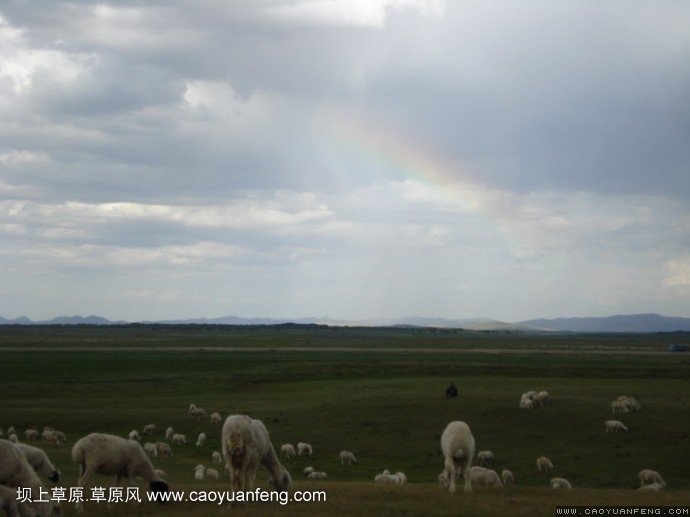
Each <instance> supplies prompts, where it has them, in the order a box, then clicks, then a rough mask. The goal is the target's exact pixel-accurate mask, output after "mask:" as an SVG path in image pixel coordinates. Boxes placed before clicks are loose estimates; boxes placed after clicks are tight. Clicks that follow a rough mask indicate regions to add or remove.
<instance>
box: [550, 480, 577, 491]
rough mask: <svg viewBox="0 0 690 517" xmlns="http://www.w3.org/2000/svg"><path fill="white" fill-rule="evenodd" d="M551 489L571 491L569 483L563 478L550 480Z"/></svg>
mask: <svg viewBox="0 0 690 517" xmlns="http://www.w3.org/2000/svg"><path fill="white" fill-rule="evenodd" d="M551 488H556V489H559V488H567V489H571V488H573V487H572V485H571V484H570V481H568V480H567V479H565V478H551Z"/></svg>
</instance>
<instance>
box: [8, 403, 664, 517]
mask: <svg viewBox="0 0 690 517" xmlns="http://www.w3.org/2000/svg"><path fill="white" fill-rule="evenodd" d="M549 400H550V396H549V394H548V393H547V392H545V391H540V392H539V391H533V392H526V393H524V394H522V396H521V398H520V405H519V407H520V408H523V409H533V408H535V407H545V406H546V405H548V404H549ZM611 409H612V413H613V414H614V415H622V414H626V413H628V412H631V411H640V410H641V409H642V408H641V406H640V405H639V403H638V402H637V401H636V400H635V399H634V398H632V397H627V396H621V397H619V398H618V399H616V400H615V401H613V403H612V404H611ZM188 414H189V415H191V416H193V417H197V418H202V417H206V416H208V415H207V413H206V411H205V410H204V409H202V408H199V407H197V406H196V405H194V404H191V405H190V407H189V410H188ZM210 419H211V422H213V423H220V422H221V421H222V418H221V416H220V414H218V413H212V414H211V416H210ZM605 430H606V432H607V433H609V432H625V431H627V430H628V428H627V427H626V426H625V425H624V424H623V423H622V422H620V421H618V420H607V421H606V422H605ZM156 433H157V429H156V426H155V425H154V424H147V425H146V426H144V428H143V431H142V434H143V435H144V436H153V435H155V434H156ZM2 436H3V432H2V430H1V429H0V437H2ZM24 436H25V437H26V439H27V440H30V441H42V442H43V443H44V444H46V445H60V444H63V443H66V441H67V439H66V436H65V434H64V433H63V432H61V431H56V430H55V429H52V428H50V427H46V428H44V430H43V432H42V433H39V432H38V431H37V430H36V429H33V428H31V429H27V430H26V431H25V433H24ZM8 438H9V439H8V440H4V439H0V507H1V508H2V509H3V510H4V511H5V514H6V515H8V516H11V517H15V516H21V517H23V516H25V515H29V516H31V515H37V516H40V517H48V516H54V515H59V514H60V510H59V507H58V506H57V505H56V504H54V503H53V502H52V501H43V502H36V501H34V502H22V501H20V500H19V498H18V497H17V489H18V488H31V489H32V492H34V491H35V493H38V492H39V490H41V488H42V487H43V485H42V482H41V480H40V478H39V475H41V476H44V477H46V478H47V479H48V480H50V481H51V482H53V483H57V482H58V481H59V480H60V471H59V470H58V469H57V468H55V466H54V465H53V464H52V463H51V461H50V459H49V458H48V456H47V455H46V453H45V452H44V451H43V450H42V449H40V448H38V447H35V446H32V445H28V444H26V443H20V442H19V440H18V438H17V434H16V431H15V430H14V428H10V429H8ZM140 440H141V436H140V435H139V433H138V431H136V430H132V431H131V432H130V433H129V436H128V438H123V437H119V436H115V435H111V434H103V433H91V434H89V435H87V436H84V437H83V438H81V439H79V440H77V441H76V442H75V444H74V446H73V447H72V461H73V462H74V463H76V464H77V465H78V466H79V474H80V475H79V480H78V482H77V486H78V487H82V488H83V487H85V486H87V485H88V483H89V481H90V480H91V478H92V476H93V475H95V474H101V475H109V476H115V485H117V486H119V484H120V481H121V480H122V478H125V477H126V478H128V480H129V483H130V485H131V484H132V483H133V482H134V479H135V478H141V479H143V480H144V481H146V482H147V483H148V485H149V490H151V491H152V492H166V491H167V490H168V484H167V482H166V481H165V480H164V479H163V477H164V476H165V474H164V472H163V471H160V470H157V469H155V468H154V466H153V464H152V462H151V460H152V459H153V458H161V457H163V458H165V457H170V456H172V455H173V452H172V447H171V444H173V445H184V444H186V443H187V440H186V437H185V435H183V434H179V433H174V432H173V429H172V428H171V427H169V428H167V429H166V430H165V440H166V441H158V442H146V443H144V444H143V445H141V444H140ZM205 440H206V434H205V433H203V432H202V433H200V434H199V436H198V438H197V441H196V446H197V447H203V446H204V444H205ZM168 442H169V443H168ZM221 449H222V452H219V451H213V452H212V455H211V459H212V461H213V463H214V464H221V463H223V462H224V463H225V471H226V473H227V475H228V476H229V478H230V484H231V488H232V491H233V492H246V491H251V490H253V488H254V483H255V479H256V473H257V470H258V469H259V467H263V468H265V469H266V470H267V471H268V473H269V476H270V481H269V485H270V486H271V489H272V490H274V491H278V492H284V491H286V490H287V489H288V486H289V485H290V484H291V482H292V478H291V476H290V473H289V472H288V470H287V469H286V468H285V467H284V466H283V465H282V464H281V463H280V460H279V458H278V455H277V454H276V451H275V449H274V447H273V444H272V443H271V440H270V437H269V433H268V430H267V429H266V427H265V426H264V424H263V423H262V422H261V421H260V420H256V419H253V418H251V417H249V416H247V415H230V416H228V417H227V418H226V419H225V421H224V423H223V425H222V431H221ZM441 451H442V453H443V456H444V466H443V471H442V472H441V474H439V476H438V480H439V483H441V484H443V485H444V486H446V487H447V489H448V490H449V492H451V493H454V492H456V491H457V483H458V482H460V480H463V484H464V491H465V492H472V487H473V485H474V486H485V487H502V486H503V485H506V484H509V483H514V482H515V477H514V475H513V473H512V472H511V471H510V470H508V469H504V470H503V471H502V472H501V474H500V476H499V474H498V473H497V472H496V471H495V470H492V469H490V468H487V467H485V466H484V465H491V464H493V463H494V461H495V457H494V453H493V452H492V451H490V450H482V451H479V452H478V453H477V454H476V460H477V462H478V463H479V465H475V466H472V463H473V460H474V458H475V439H474V436H473V435H472V432H471V430H470V427H469V426H468V425H467V424H466V423H465V422H461V421H453V422H451V423H449V424H448V425H447V427H446V428H445V430H444V431H443V433H442V435H441ZM280 454H281V457H283V458H286V459H290V458H293V457H295V456H312V454H313V449H312V446H311V445H310V444H308V443H305V442H299V443H297V448H296V449H295V447H294V446H293V445H292V444H289V443H287V444H283V445H281V447H280ZM339 457H340V462H341V464H345V463H347V464H348V465H352V464H353V463H354V464H357V459H356V457H355V455H354V454H353V453H352V452H350V451H345V450H343V451H341V452H340V454H339ZM536 466H537V470H538V471H540V472H541V471H542V470H543V471H548V470H550V469H553V463H552V462H551V461H550V460H549V459H548V458H547V457H545V456H541V457H539V458H537V460H536ZM303 474H304V476H305V477H307V478H309V479H326V478H328V475H327V474H326V473H325V472H322V471H316V470H314V468H313V467H307V468H306V469H304V472H303ZM219 477H220V474H219V472H218V470H217V469H215V468H211V467H206V466H205V465H203V464H199V465H197V466H196V467H195V468H194V479H197V480H202V479H218V478H219ZM639 480H640V489H641V490H659V489H661V488H663V487H665V486H666V483H665V481H664V480H663V478H662V477H661V475H660V474H659V473H658V472H656V471H653V470H650V469H644V470H642V471H640V472H639ZM374 481H375V482H376V483H387V484H404V483H406V482H407V476H406V475H405V474H404V473H403V472H396V473H395V474H391V473H390V472H389V471H388V470H384V471H383V472H382V473H380V474H378V475H376V476H375V478H374ZM550 484H551V486H552V487H553V488H555V489H563V488H565V489H570V488H572V485H571V483H570V482H569V481H568V480H567V479H565V478H561V477H555V478H552V479H551V480H550ZM109 504H110V503H109ZM75 508H76V510H77V511H82V510H83V509H84V506H83V502H82V501H78V502H76V505H75Z"/></svg>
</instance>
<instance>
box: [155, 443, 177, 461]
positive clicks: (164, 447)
mask: <svg viewBox="0 0 690 517" xmlns="http://www.w3.org/2000/svg"><path fill="white" fill-rule="evenodd" d="M154 445H155V446H156V452H157V453H158V456H160V457H161V458H171V457H172V456H173V451H172V447H170V445H169V444H167V443H165V442H156V443H155V444H154Z"/></svg>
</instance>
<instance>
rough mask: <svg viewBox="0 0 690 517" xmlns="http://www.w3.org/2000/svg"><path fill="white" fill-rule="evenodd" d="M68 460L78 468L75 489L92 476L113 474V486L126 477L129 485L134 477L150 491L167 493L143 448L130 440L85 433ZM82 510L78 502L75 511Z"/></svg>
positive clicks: (80, 502) (84, 483) (164, 483)
mask: <svg viewBox="0 0 690 517" xmlns="http://www.w3.org/2000/svg"><path fill="white" fill-rule="evenodd" d="M164 445H167V444H164ZM72 461H73V462H74V463H77V464H78V465H79V474H80V475H79V481H78V482H77V486H79V487H84V486H86V485H87V483H88V482H89V481H90V479H91V477H92V476H93V475H94V474H104V475H107V476H113V475H114V476H115V484H119V482H120V480H121V479H122V478H123V477H125V476H126V477H127V478H128V479H129V484H130V485H131V484H132V483H133V481H134V478H135V477H136V476H140V477H141V478H142V479H144V480H145V481H147V482H148V483H149V488H150V490H151V491H152V492H157V493H164V492H167V491H168V484H167V483H166V482H165V481H163V480H162V479H161V478H160V477H159V476H158V474H156V472H155V470H154V468H153V465H152V464H151V460H149V458H148V456H147V455H146V453H145V452H144V449H143V448H142V447H141V445H139V443H138V442H135V441H132V440H126V439H124V438H120V437H119V436H114V435H112V434H102V433H91V434H88V435H86V436H84V437H83V438H80V439H79V440H77V442H76V443H75V444H74V446H73V447H72ZM161 502H164V501H161ZM108 504H109V505H110V503H108ZM83 509H84V503H83V501H78V502H77V503H76V510H77V511H78V512H81V511H83Z"/></svg>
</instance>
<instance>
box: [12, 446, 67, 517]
mask: <svg viewBox="0 0 690 517" xmlns="http://www.w3.org/2000/svg"><path fill="white" fill-rule="evenodd" d="M0 485H3V486H5V487H8V488H9V489H10V490H12V491H13V492H14V495H16V493H17V492H16V490H17V489H18V488H28V489H30V490H31V494H40V493H41V492H43V493H45V492H47V491H46V490H45V489H44V488H43V484H42V483H41V480H40V479H39V478H38V475H37V474H36V472H35V471H34V469H33V468H32V466H31V464H30V463H29V460H28V459H27V458H26V456H25V455H24V453H23V452H22V451H21V449H20V448H19V447H18V446H17V445H15V444H13V443H12V442H9V441H7V440H0ZM3 492H4V493H5V492H6V491H3ZM3 499H5V497H4V496H3ZM14 500H15V503H17V504H16V505H15V503H13V502H12V501H11V500H4V501H3V508H4V507H5V506H6V507H8V508H14V507H15V506H16V507H17V512H18V513H17V515H22V513H21V512H22V507H23V508H24V509H25V510H26V514H27V515H38V516H40V517H50V516H52V515H60V514H61V512H60V509H59V508H58V507H57V506H55V505H54V504H53V502H52V501H50V500H46V501H39V500H38V499H33V500H32V502H31V503H27V504H26V505H25V506H24V505H23V504H21V503H19V502H18V501H16V497H15V498H14ZM13 511H14V510H13Z"/></svg>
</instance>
